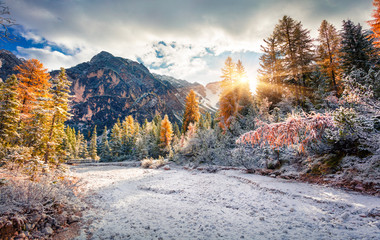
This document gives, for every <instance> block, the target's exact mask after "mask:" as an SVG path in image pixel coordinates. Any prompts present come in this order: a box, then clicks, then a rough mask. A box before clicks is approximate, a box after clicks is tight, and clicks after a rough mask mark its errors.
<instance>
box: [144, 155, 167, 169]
mask: <svg viewBox="0 0 380 240" xmlns="http://www.w3.org/2000/svg"><path fill="white" fill-rule="evenodd" d="M165 164H167V161H166V160H165V159H164V158H163V157H162V156H159V158H158V159H153V158H146V159H143V160H141V167H142V168H150V169H157V168H159V167H162V166H164V165H165Z"/></svg>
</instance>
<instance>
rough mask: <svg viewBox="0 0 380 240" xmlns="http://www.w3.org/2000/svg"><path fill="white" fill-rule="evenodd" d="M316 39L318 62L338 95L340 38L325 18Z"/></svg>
mask: <svg viewBox="0 0 380 240" xmlns="http://www.w3.org/2000/svg"><path fill="white" fill-rule="evenodd" d="M318 41H319V45H318V47H317V58H318V64H319V66H320V67H321V70H322V72H323V73H324V74H325V75H326V76H327V77H328V78H329V80H330V81H329V82H330V85H331V87H332V90H334V91H335V94H336V95H337V96H338V93H339V91H338V81H340V65H339V50H340V42H341V39H340V36H339V34H338V31H337V30H336V29H335V27H334V26H333V25H332V24H330V23H328V22H327V21H326V20H323V21H322V23H321V26H320V28H319V37H318Z"/></svg>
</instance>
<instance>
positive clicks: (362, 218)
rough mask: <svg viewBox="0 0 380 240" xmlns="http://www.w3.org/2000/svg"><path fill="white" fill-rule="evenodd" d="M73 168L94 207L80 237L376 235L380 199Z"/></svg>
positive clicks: (237, 176) (229, 176)
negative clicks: (81, 179)
mask: <svg viewBox="0 0 380 240" xmlns="http://www.w3.org/2000/svg"><path fill="white" fill-rule="evenodd" d="M170 169H171V170H162V169H158V170H153V169H148V170H147V169H142V168H136V167H126V166H113V165H104V164H103V165H99V166H96V165H95V166H94V164H92V165H91V166H86V165H82V166H75V167H72V170H73V172H74V173H73V174H74V175H76V176H78V177H81V178H83V180H84V181H85V182H86V184H85V185H84V186H83V191H84V192H85V193H86V194H87V196H88V201H89V202H90V203H91V206H92V208H89V209H88V210H87V211H85V212H84V215H83V218H84V222H85V223H87V224H84V227H83V230H82V232H81V235H80V236H79V237H78V239H86V238H91V239H379V236H380V218H379V217H370V216H368V212H370V211H371V210H372V211H373V209H374V208H376V207H380V198H378V197H373V196H365V195H360V194H357V193H352V192H345V191H342V190H338V189H333V188H329V187H324V186H319V185H310V184H306V183H299V182H292V181H288V180H283V179H275V178H269V177H265V176H258V175H252V174H246V173H244V172H242V171H237V170H226V171H220V172H218V173H207V172H201V171H196V170H193V171H189V170H184V169H182V168H181V167H178V166H170Z"/></svg>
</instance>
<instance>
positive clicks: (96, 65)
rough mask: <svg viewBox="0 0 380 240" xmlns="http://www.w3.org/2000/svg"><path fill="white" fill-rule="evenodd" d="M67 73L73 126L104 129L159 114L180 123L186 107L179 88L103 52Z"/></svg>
mask: <svg viewBox="0 0 380 240" xmlns="http://www.w3.org/2000/svg"><path fill="white" fill-rule="evenodd" d="M58 73H59V71H53V72H51V75H52V77H55V76H57V75H58ZM66 73H67V76H68V79H69V80H70V81H71V82H72V85H71V92H72V95H74V96H73V98H72V109H73V117H72V119H71V120H70V121H69V123H70V124H71V125H74V126H78V127H81V126H88V125H97V126H98V128H99V129H100V128H102V127H104V126H105V125H107V126H108V127H111V126H112V125H113V124H114V123H115V122H116V120H117V119H118V118H119V119H120V120H123V119H124V118H125V117H126V116H127V115H133V116H134V117H135V118H136V119H137V120H139V121H140V122H142V121H144V119H145V118H147V119H148V120H151V119H152V118H153V117H154V115H155V114H160V115H161V116H163V115H164V114H167V115H168V116H169V118H170V119H171V120H172V121H179V120H180V116H181V112H182V111H183V105H182V104H181V102H180V101H179V99H178V98H177V95H178V91H177V90H176V88H175V87H173V86H172V85H171V84H170V83H169V82H163V81H161V80H159V79H158V78H156V77H154V76H153V75H152V74H151V73H150V72H149V70H148V69H147V68H146V67H145V66H144V65H142V64H140V63H137V62H134V61H131V60H128V59H124V58H121V57H114V56H113V55H111V54H110V53H107V52H101V53H99V54H97V55H96V56H94V57H93V58H92V59H91V61H89V62H85V63H81V64H79V65H77V66H75V67H72V68H69V69H66Z"/></svg>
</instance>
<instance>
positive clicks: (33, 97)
mask: <svg viewBox="0 0 380 240" xmlns="http://www.w3.org/2000/svg"><path fill="white" fill-rule="evenodd" d="M15 70H16V71H17V72H18V74H17V78H18V79H19V85H18V89H17V91H18V98H19V101H20V121H19V127H20V129H22V132H21V135H22V139H20V140H21V141H22V143H23V144H24V145H25V146H27V147H33V148H34V150H33V154H34V155H43V154H44V152H45V149H46V144H47V142H48V141H49V139H48V131H49V130H48V129H49V126H50V125H51V123H50V122H51V117H52V112H51V100H52V95H51V93H50V87H51V84H50V82H49V80H50V75H49V73H48V72H47V69H46V68H44V66H43V65H42V63H41V62H39V61H38V60H37V59H31V60H27V61H25V62H24V63H23V64H21V65H19V66H16V67H15Z"/></svg>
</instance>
